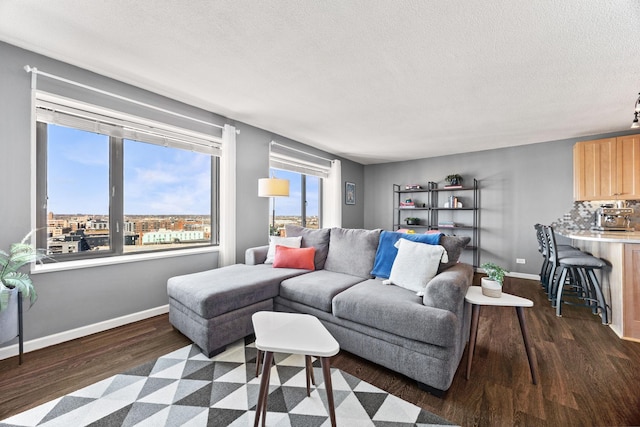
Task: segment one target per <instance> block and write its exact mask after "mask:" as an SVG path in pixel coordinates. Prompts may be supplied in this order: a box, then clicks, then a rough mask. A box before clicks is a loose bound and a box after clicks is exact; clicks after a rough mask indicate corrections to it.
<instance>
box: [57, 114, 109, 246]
mask: <svg viewBox="0 0 640 427" xmlns="http://www.w3.org/2000/svg"><path fill="white" fill-rule="evenodd" d="M47 128H48V129H47V134H48V147H47V152H48V156H47V163H46V164H47V203H46V205H47V211H46V214H47V237H48V238H47V251H48V252H49V253H50V254H70V253H77V252H82V251H87V250H94V251H105V250H106V251H109V250H111V240H110V236H109V137H108V136H106V135H100V134H96V133H91V132H86V131H83V130H77V129H72V128H67V127H63V126H57V125H48V126H47Z"/></svg>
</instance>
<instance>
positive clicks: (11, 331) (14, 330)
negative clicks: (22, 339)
mask: <svg viewBox="0 0 640 427" xmlns="http://www.w3.org/2000/svg"><path fill="white" fill-rule="evenodd" d="M0 292H9V293H10V294H11V295H10V296H9V306H8V307H7V309H6V310H4V311H0V325H1V327H0V344H2V343H4V342H7V341H9V340H12V339H14V338H15V337H17V336H18V291H17V290H15V289H11V290H8V291H7V290H3V291H0Z"/></svg>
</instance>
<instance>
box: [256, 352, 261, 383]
mask: <svg viewBox="0 0 640 427" xmlns="http://www.w3.org/2000/svg"><path fill="white" fill-rule="evenodd" d="M257 351H258V354H257V355H256V378H258V375H259V374H260V360H261V359H262V350H257Z"/></svg>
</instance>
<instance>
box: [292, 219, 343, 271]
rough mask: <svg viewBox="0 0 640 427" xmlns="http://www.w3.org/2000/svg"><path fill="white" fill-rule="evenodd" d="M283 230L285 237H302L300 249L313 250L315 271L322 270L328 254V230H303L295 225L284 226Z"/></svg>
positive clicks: (303, 228)
mask: <svg viewBox="0 0 640 427" xmlns="http://www.w3.org/2000/svg"><path fill="white" fill-rule="evenodd" d="M284 230H285V232H286V235H287V237H302V244H301V245H300V247H301V248H311V247H313V248H315V249H316V254H315V256H314V259H313V263H314V265H315V267H316V270H322V269H323V268H324V262H325V261H326V260H327V254H328V253H329V236H330V232H331V229H330V228H321V229H319V230H315V229H313V228H305V227H301V226H299V225H295V224H285V226H284Z"/></svg>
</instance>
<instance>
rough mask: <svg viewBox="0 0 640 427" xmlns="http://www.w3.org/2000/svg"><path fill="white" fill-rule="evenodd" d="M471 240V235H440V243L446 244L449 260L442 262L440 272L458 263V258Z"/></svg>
mask: <svg viewBox="0 0 640 427" xmlns="http://www.w3.org/2000/svg"><path fill="white" fill-rule="evenodd" d="M470 241H471V237H469V236H465V237H459V236H447V235H443V236H442V237H440V244H441V245H442V246H444V249H445V250H446V251H447V256H448V257H449V262H446V263H444V262H443V263H440V267H439V268H438V273H441V272H443V271H445V270H446V269H447V268H449V267H452V266H454V265H456V264H457V263H458V259H460V254H461V253H462V250H463V249H464V248H465V246H467V245H468V244H469V242H470Z"/></svg>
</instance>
